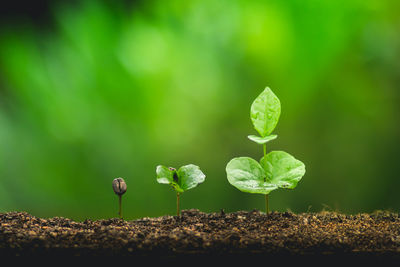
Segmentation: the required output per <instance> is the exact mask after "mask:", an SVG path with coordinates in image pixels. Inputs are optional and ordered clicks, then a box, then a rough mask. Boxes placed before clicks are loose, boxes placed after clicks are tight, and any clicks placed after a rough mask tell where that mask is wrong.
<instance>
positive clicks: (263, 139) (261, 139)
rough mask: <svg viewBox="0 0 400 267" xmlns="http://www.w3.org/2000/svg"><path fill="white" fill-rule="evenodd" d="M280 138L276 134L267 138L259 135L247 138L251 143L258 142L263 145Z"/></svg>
mask: <svg viewBox="0 0 400 267" xmlns="http://www.w3.org/2000/svg"><path fill="white" fill-rule="evenodd" d="M277 137H278V136H277V135H276V134H272V135H268V136H265V137H260V136H257V135H249V136H247V138H249V139H250V140H251V141H253V142H256V143H257V144H260V145H263V144H265V143H268V142H269V141H272V140H274V139H276V138H277Z"/></svg>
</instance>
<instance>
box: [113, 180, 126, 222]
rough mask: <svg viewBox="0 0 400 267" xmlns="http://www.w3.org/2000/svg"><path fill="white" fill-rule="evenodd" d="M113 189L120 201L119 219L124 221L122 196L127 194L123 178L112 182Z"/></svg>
mask: <svg viewBox="0 0 400 267" xmlns="http://www.w3.org/2000/svg"><path fill="white" fill-rule="evenodd" d="M112 187H113V189H114V192H115V194H117V195H118V199H119V212H118V214H119V218H121V219H122V195H123V194H125V192H126V188H127V187H126V183H125V181H124V179H122V178H115V179H114V180H113V182H112Z"/></svg>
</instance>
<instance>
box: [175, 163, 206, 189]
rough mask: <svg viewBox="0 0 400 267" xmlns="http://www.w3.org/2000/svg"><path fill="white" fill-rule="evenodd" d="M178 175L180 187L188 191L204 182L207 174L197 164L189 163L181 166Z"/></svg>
mask: <svg viewBox="0 0 400 267" xmlns="http://www.w3.org/2000/svg"><path fill="white" fill-rule="evenodd" d="M178 177H179V182H180V184H179V185H180V187H181V188H182V189H183V190H184V191H186V190H189V189H192V188H194V187H196V186H197V185H198V184H200V183H202V182H204V180H205V178H206V176H205V175H204V173H203V172H202V171H201V170H200V168H199V167H198V166H196V165H193V164H189V165H185V166H182V167H180V168H179V170H178Z"/></svg>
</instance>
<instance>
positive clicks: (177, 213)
mask: <svg viewBox="0 0 400 267" xmlns="http://www.w3.org/2000/svg"><path fill="white" fill-rule="evenodd" d="M176 216H179V192H176Z"/></svg>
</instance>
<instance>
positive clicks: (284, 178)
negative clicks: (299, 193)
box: [260, 151, 306, 189]
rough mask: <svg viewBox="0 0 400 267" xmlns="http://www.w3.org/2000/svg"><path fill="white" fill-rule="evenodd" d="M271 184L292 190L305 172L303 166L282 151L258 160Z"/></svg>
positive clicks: (272, 152)
mask: <svg viewBox="0 0 400 267" xmlns="http://www.w3.org/2000/svg"><path fill="white" fill-rule="evenodd" d="M260 163H261V166H262V167H263V168H264V170H265V172H266V175H267V177H268V179H269V180H270V182H271V183H272V184H275V185H276V186H277V187H279V188H289V189H293V188H295V187H296V186H297V183H298V182H299V181H300V180H301V178H302V177H303V176H304V174H305V172H306V168H305V165H304V164H303V162H301V161H300V160H297V159H295V158H294V157H293V156H291V155H290V154H288V153H286V152H284V151H271V152H269V153H268V154H267V155H266V156H265V157H263V158H262V159H261V160H260Z"/></svg>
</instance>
